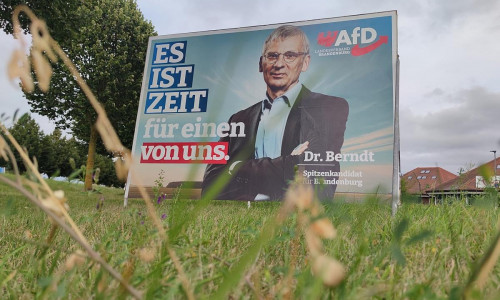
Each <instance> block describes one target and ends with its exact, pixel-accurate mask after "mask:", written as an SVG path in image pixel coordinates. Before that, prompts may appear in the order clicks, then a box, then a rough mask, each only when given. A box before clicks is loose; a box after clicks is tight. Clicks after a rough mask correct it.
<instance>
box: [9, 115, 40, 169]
mask: <svg viewBox="0 0 500 300" xmlns="http://www.w3.org/2000/svg"><path fill="white" fill-rule="evenodd" d="M9 131H10V134H11V135H12V137H14V138H15V139H16V140H17V142H18V143H19V145H21V147H24V148H25V149H26V150H27V151H28V155H29V157H30V158H33V157H37V160H38V159H39V158H40V156H41V145H42V139H43V136H44V135H43V132H42V131H41V130H40V126H39V125H38V124H37V123H36V121H35V120H33V119H32V118H31V116H30V115H29V114H24V115H23V116H21V117H20V118H19V120H17V122H16V123H15V124H14V125H13V126H12V127H11V128H10V129H9ZM9 146H10V147H11V149H13V152H14V156H15V158H16V162H17V166H18V168H19V172H24V171H26V166H25V165H24V163H23V160H22V159H21V156H20V155H19V153H18V152H17V151H15V150H14V147H13V146H12V145H11V144H10V143H9Z"/></svg>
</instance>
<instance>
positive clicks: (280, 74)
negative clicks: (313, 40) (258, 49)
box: [260, 36, 310, 99]
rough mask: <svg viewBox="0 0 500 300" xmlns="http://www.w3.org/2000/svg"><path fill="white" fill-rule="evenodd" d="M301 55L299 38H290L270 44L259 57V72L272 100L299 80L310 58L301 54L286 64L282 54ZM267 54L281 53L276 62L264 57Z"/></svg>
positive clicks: (302, 47)
mask: <svg viewBox="0 0 500 300" xmlns="http://www.w3.org/2000/svg"><path fill="white" fill-rule="evenodd" d="M287 52H288V53H303V52H304V45H303V44H302V40H301V38H300V37H299V36H291V37H288V38H286V39H283V40H275V41H273V42H271V43H270V44H269V46H268V48H267V49H266V52H265V53H264V57H261V61H260V71H261V72H262V73H263V75H264V81H265V82H266V84H267V92H268V93H269V95H270V96H271V97H272V98H273V99H274V98H276V97H279V96H281V95H283V94H284V93H285V92H286V91H288V90H289V89H290V88H291V87H292V86H293V85H294V84H295V83H297V81H298V80H299V76H300V72H304V71H306V70H307V68H308V66H309V60H310V56H309V55H308V54H301V55H299V56H297V57H296V58H295V60H294V61H292V62H286V61H285V58H284V55H283V54H284V53H287ZM267 53H281V55H279V57H278V59H277V60H276V61H274V62H273V61H270V60H269V59H267V58H266V57H265V55H266V54H267Z"/></svg>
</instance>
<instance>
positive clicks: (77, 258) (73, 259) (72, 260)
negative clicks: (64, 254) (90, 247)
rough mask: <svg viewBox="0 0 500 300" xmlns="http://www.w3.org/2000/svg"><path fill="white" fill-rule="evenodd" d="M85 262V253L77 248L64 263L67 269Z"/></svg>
mask: <svg viewBox="0 0 500 300" xmlns="http://www.w3.org/2000/svg"><path fill="white" fill-rule="evenodd" d="M84 262H85V254H84V253H83V252H82V251H80V250H77V251H76V252H75V253H72V254H71V255H70V256H69V257H68V259H66V262H65V263H64V268H65V269H66V271H70V270H73V268H74V267H75V266H77V267H79V266H82V265H83V263H84Z"/></svg>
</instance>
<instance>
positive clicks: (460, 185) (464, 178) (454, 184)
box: [435, 158, 500, 191]
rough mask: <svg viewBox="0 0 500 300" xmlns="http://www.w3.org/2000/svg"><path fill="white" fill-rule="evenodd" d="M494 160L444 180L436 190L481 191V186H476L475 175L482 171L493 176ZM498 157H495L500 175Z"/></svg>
mask: <svg viewBox="0 0 500 300" xmlns="http://www.w3.org/2000/svg"><path fill="white" fill-rule="evenodd" d="M494 165H495V163H494V160H491V161H490V162H487V163H485V164H483V165H481V166H479V167H477V168H475V169H472V170H470V171H469V172H467V173H464V174H462V175H460V176H458V177H457V178H455V179H453V180H451V181H448V182H445V183H443V184H440V185H438V186H436V189H435V190H436V191H457V190H462V191H482V190H483V189H482V188H477V187H476V176H482V175H483V172H487V173H489V174H488V175H489V176H493V175H494V173H495V169H494ZM498 167H500V158H498V159H497V176H498V175H500V169H499V168H498Z"/></svg>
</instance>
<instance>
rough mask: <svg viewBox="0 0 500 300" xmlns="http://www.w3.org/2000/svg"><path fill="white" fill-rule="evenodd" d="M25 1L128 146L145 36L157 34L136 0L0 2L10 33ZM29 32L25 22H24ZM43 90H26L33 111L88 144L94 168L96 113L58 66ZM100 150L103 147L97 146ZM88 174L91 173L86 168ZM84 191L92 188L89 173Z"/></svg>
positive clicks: (1, 22)
mask: <svg viewBox="0 0 500 300" xmlns="http://www.w3.org/2000/svg"><path fill="white" fill-rule="evenodd" d="M18 4H27V5H28V6H29V7H30V8H32V9H33V11H34V13H35V14H36V15H37V16H38V17H40V18H42V19H44V20H45V21H46V23H47V26H48V28H49V31H50V34H51V35H52V37H53V38H54V39H55V40H56V41H57V42H58V43H59V44H60V46H61V47H62V48H63V49H64V51H65V52H66V53H67V54H68V56H69V57H70V58H71V59H72V60H73V62H74V63H75V65H76V66H77V68H78V70H79V72H80V73H81V74H82V76H83V78H84V79H85V80H86V81H87V83H88V85H89V86H90V88H91V89H92V91H93V92H94V94H95V95H96V97H97V98H98V100H99V101H100V102H101V103H102V105H103V106H104V108H105V109H106V112H107V114H108V118H109V119H110V121H111V123H112V124H113V126H114V127H115V129H116V131H117V133H118V135H119V136H120V139H121V140H122V143H123V144H124V145H125V146H126V147H128V148H131V146H132V140H133V134H134V129H135V120H136V115H137V107H138V103H139V96H140V89H141V81H142V72H143V70H144V60H145V53H146V50H147V42H148V38H149V37H150V36H152V35H155V34H156V33H155V32H154V28H153V26H152V24H151V22H149V21H146V20H145V19H144V16H143V15H142V13H141V12H140V11H139V9H138V7H137V4H136V2H135V1H134V0H86V1H80V0H72V1H60V0H7V1H2V2H1V3H0V25H1V26H2V28H3V30H4V31H5V32H7V33H11V32H12V23H11V22H12V21H11V14H12V9H13V7H15V6H16V5H18ZM22 23H23V26H25V27H24V29H25V30H27V28H28V27H27V24H28V22H27V20H25V19H24V20H22ZM53 68H54V74H53V77H52V81H51V84H50V90H49V92H48V93H47V94H44V93H42V92H41V91H40V90H39V89H36V90H35V91H34V92H33V93H32V94H26V98H27V99H28V102H29V104H30V105H31V108H32V111H34V112H37V113H39V114H41V115H44V116H47V117H49V118H50V119H51V120H53V121H55V122H56V124H57V126H58V127H59V128H62V129H70V130H71V132H72V134H73V135H74V136H75V137H77V138H78V139H80V140H82V141H86V142H87V143H88V147H89V149H88V160H87V170H89V171H90V170H92V169H94V153H95V149H96V145H97V142H98V137H97V134H96V132H95V128H94V126H93V124H94V123H95V121H96V114H95V112H94V110H93V108H92V107H91V105H90V104H89V102H88V100H87V99H86V97H85V96H84V94H83V93H82V92H81V91H80V89H79V87H78V86H77V84H76V82H74V80H73V77H72V76H71V75H70V74H69V72H68V71H67V70H66V68H65V67H63V66H62V65H61V64H55V65H53ZM98 149H102V147H101V148H98ZM87 173H89V172H87ZM87 177H88V178H86V189H90V188H91V176H87Z"/></svg>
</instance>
